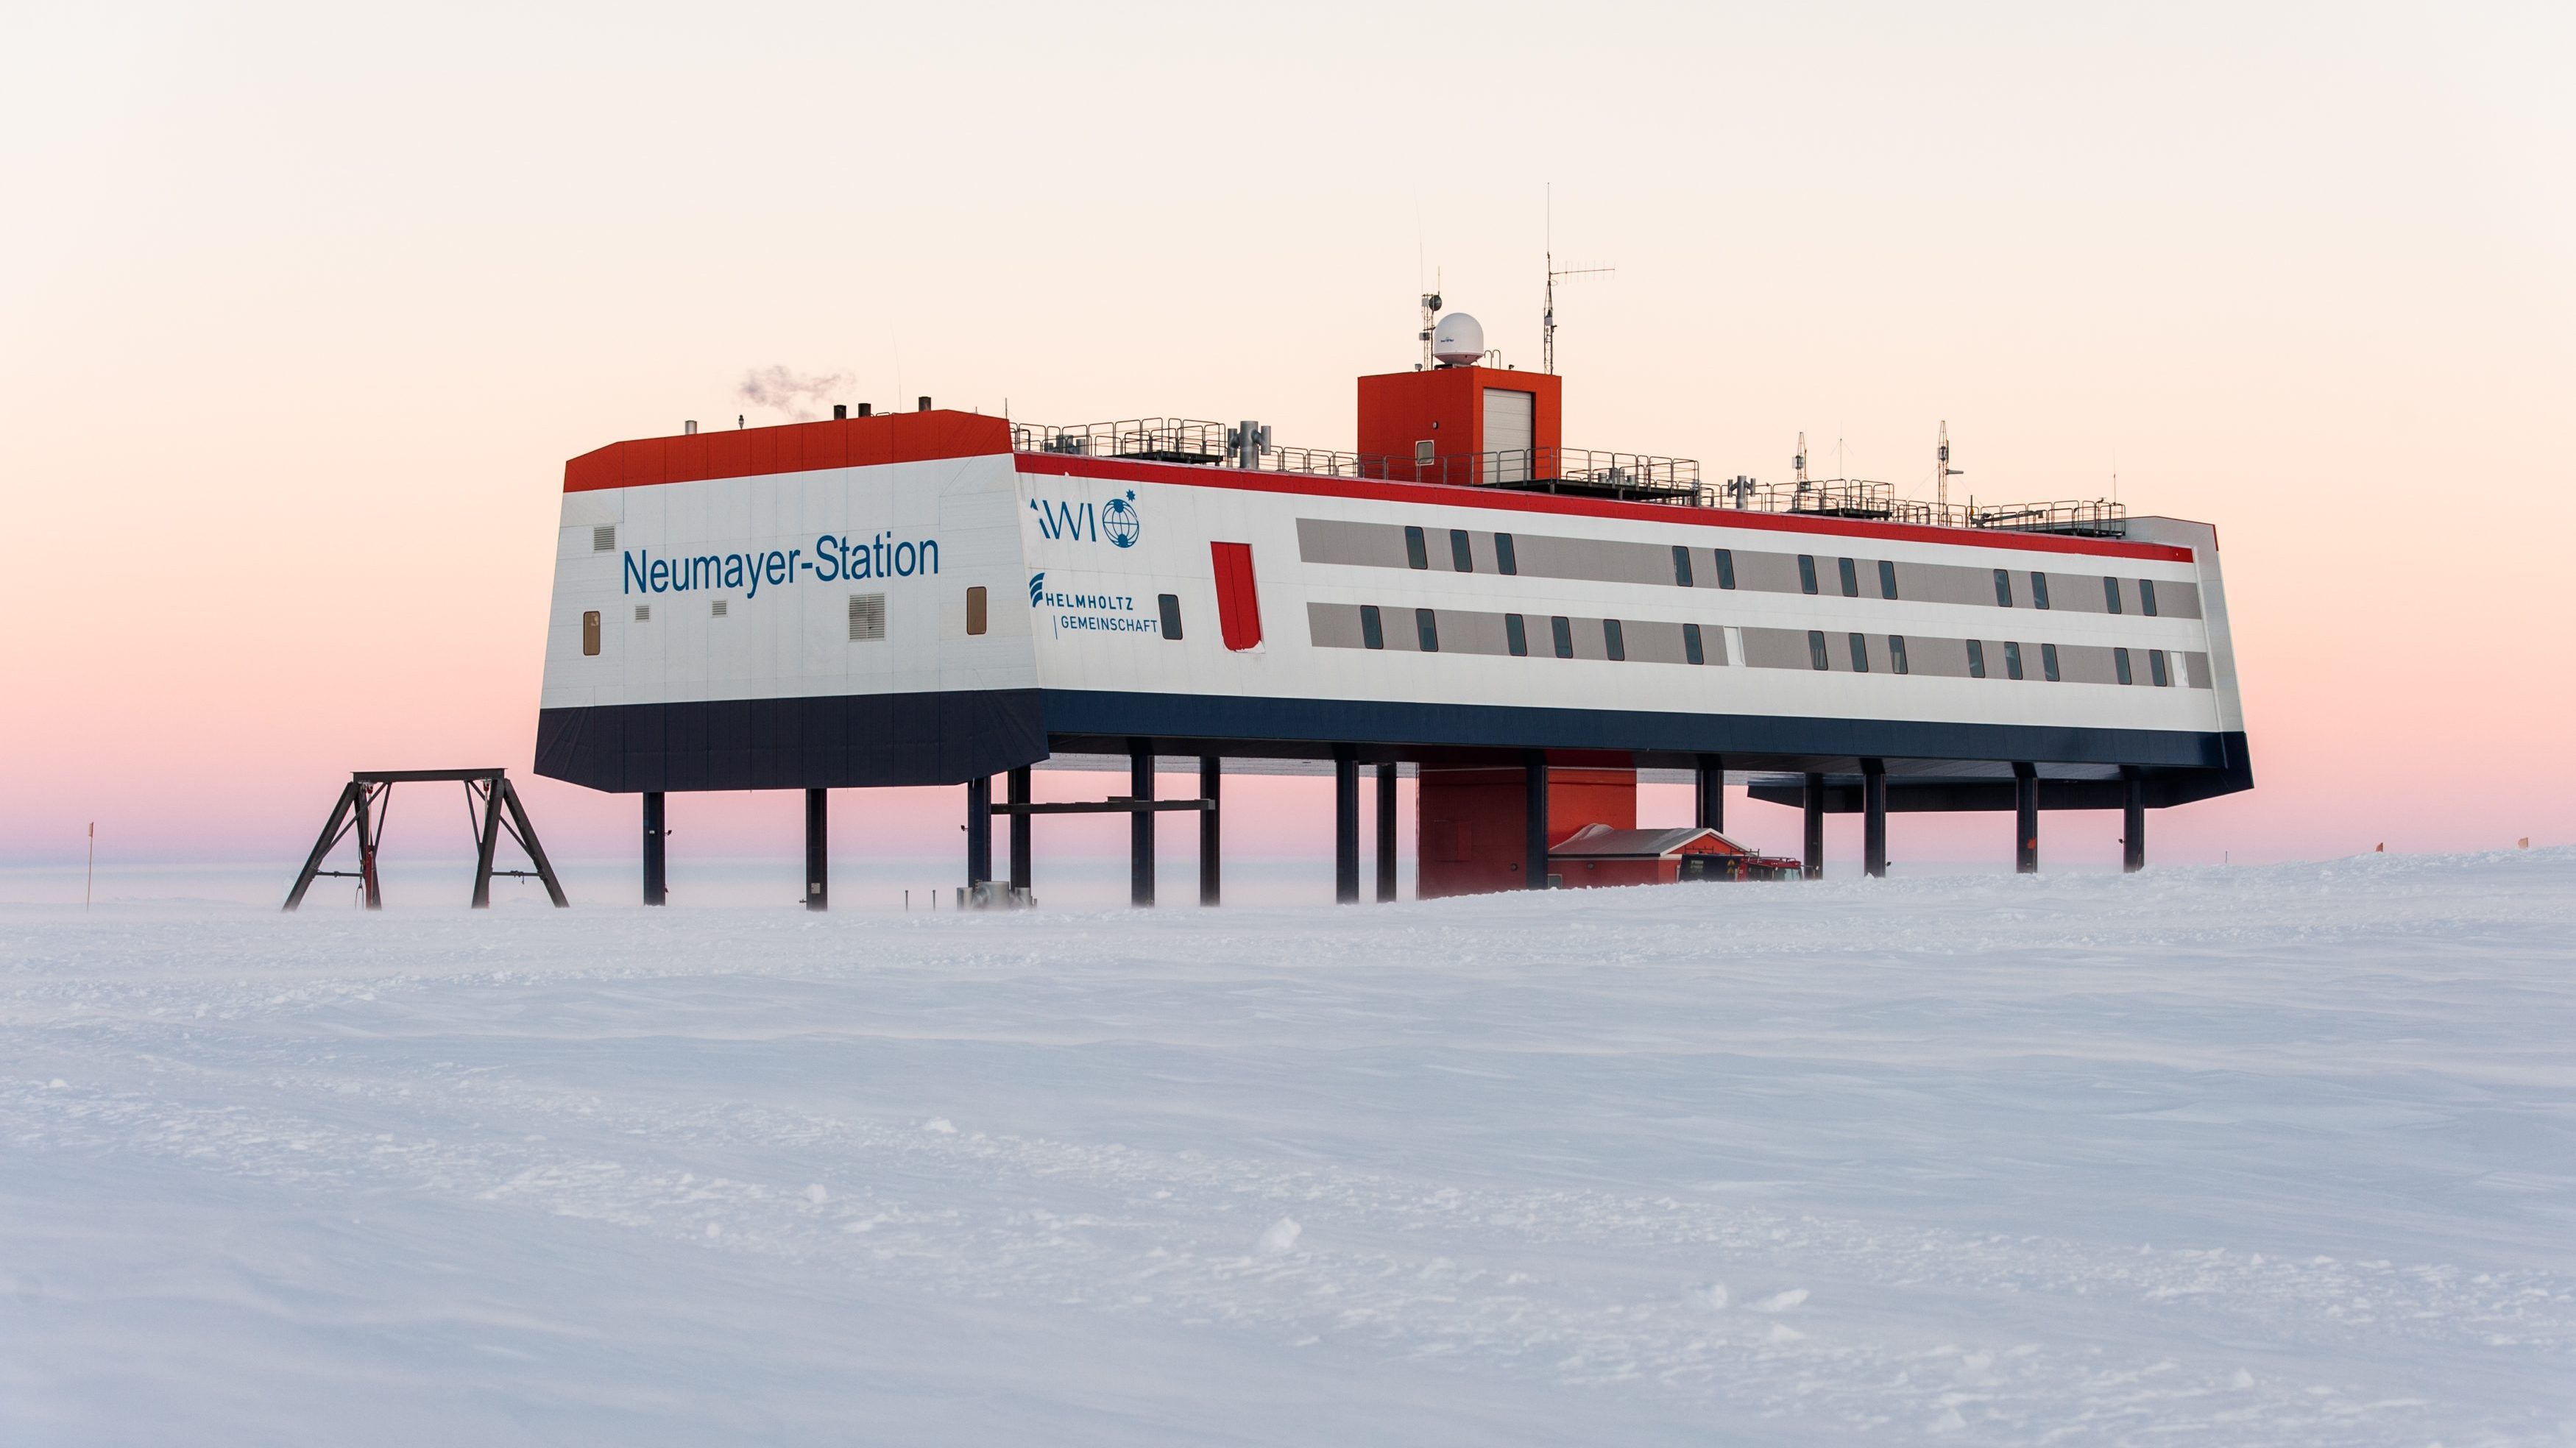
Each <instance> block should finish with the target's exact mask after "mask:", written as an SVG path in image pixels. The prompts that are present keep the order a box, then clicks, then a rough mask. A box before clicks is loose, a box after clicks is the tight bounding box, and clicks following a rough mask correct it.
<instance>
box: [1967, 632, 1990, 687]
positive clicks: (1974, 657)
mask: <svg viewBox="0 0 2576 1448" xmlns="http://www.w3.org/2000/svg"><path fill="white" fill-rule="evenodd" d="M1985 676H1986V641H1985V640H1983V639H1970V640H1968V677H1969V678H1971V679H1982V678H1984V677H1985Z"/></svg>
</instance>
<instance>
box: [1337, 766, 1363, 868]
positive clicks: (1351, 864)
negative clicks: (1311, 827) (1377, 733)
mask: <svg viewBox="0 0 2576 1448" xmlns="http://www.w3.org/2000/svg"><path fill="white" fill-rule="evenodd" d="M1357 754H1358V751H1357V750H1355V749H1354V748H1353V747H1352V746H1350V745H1348V744H1336V745H1334V746H1333V898H1334V899H1335V900H1336V901H1339V902H1340V903H1342V904H1344V905H1356V904H1358V903H1359V898H1360V762H1359V759H1358V757H1357Z"/></svg>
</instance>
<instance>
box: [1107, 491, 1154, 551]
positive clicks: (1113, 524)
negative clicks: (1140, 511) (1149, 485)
mask: <svg viewBox="0 0 2576 1448" xmlns="http://www.w3.org/2000/svg"><path fill="white" fill-rule="evenodd" d="M1135 497H1136V494H1135V493H1134V492H1133V491H1132V490H1131V491H1130V492H1129V493H1128V494H1127V496H1126V497H1123V498H1112V499H1110V500H1109V501H1108V502H1106V503H1103V504H1101V505H1100V531H1101V532H1103V533H1106V534H1108V535H1109V541H1110V542H1111V543H1112V544H1113V545H1115V546H1117V547H1120V548H1133V547H1135V546H1136V535H1137V534H1138V533H1139V532H1141V531H1143V528H1144V523H1143V520H1141V519H1139V518H1138V517H1137V516H1136V503H1135Z"/></svg>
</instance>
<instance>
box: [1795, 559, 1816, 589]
mask: <svg viewBox="0 0 2576 1448" xmlns="http://www.w3.org/2000/svg"><path fill="white" fill-rule="evenodd" d="M1798 591H1799V592H1800V593H1813V592H1815V591H1816V558H1815V555H1814V554H1812V553H1801V554H1799V555H1798Z"/></svg>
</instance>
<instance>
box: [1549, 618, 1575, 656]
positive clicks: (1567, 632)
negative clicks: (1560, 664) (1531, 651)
mask: <svg viewBox="0 0 2576 1448" xmlns="http://www.w3.org/2000/svg"><path fill="white" fill-rule="evenodd" d="M1547 631H1548V633H1549V634H1550V635H1552V636H1553V640H1554V642H1555V644H1556V656H1557V657H1558V658H1560V659H1570V658H1573V657H1574V623H1573V621H1572V620H1570V619H1568V618H1567V617H1566V616H1565V615H1564V614H1561V613H1560V614H1558V615H1557V616H1556V617H1554V618H1552V619H1549V620H1548V621H1547Z"/></svg>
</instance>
